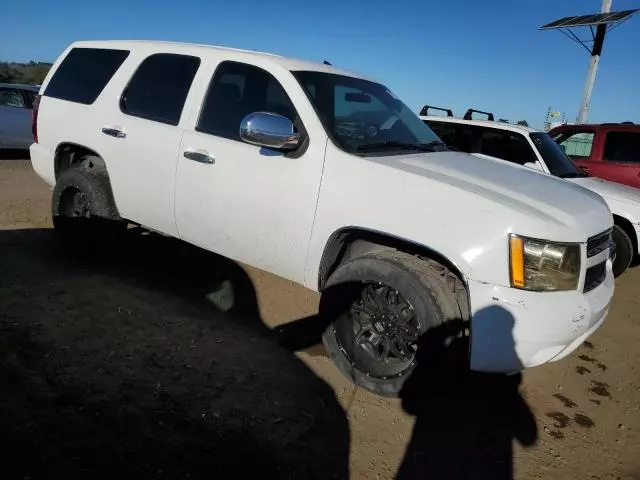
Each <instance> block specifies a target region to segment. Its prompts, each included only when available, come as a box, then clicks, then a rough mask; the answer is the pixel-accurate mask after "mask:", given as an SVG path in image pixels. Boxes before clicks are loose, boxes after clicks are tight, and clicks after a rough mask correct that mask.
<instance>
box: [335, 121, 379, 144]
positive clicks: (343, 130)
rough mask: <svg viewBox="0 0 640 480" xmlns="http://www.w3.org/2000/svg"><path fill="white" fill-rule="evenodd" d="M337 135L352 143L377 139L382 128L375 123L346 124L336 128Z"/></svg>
mask: <svg viewBox="0 0 640 480" xmlns="http://www.w3.org/2000/svg"><path fill="white" fill-rule="evenodd" d="M336 133H337V134H338V135H340V136H342V137H347V138H349V140H351V141H359V140H360V141H361V140H368V139H371V138H375V137H376V136H377V135H378V134H379V133H380V128H379V127H378V125H376V124H375V123H361V122H344V123H341V124H340V125H337V126H336Z"/></svg>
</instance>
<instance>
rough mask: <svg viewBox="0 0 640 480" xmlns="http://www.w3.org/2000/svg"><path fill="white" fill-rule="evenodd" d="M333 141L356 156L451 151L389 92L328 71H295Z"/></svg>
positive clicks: (379, 86) (364, 81)
mask: <svg viewBox="0 0 640 480" xmlns="http://www.w3.org/2000/svg"><path fill="white" fill-rule="evenodd" d="M292 73H293V75H294V76H295V77H296V79H297V80H298V82H300V85H302V88H303V89H304V90H305V92H306V94H307V96H308V97H309V100H310V101H311V103H312V104H313V106H314V108H315V110H316V113H317V114H318V116H319V117H320V120H321V121H322V123H323V125H324V127H325V129H326V130H327V133H328V134H329V136H330V137H331V139H332V140H333V142H334V143H335V144H336V145H337V146H338V147H339V148H341V149H342V150H344V151H346V152H349V153H354V154H356V155H381V154H382V155H397V154H406V153H407V152H416V151H420V150H428V151H436V150H446V147H444V146H443V145H442V144H441V142H440V139H439V138H438V137H437V136H436V134H435V133H433V131H431V129H430V128H429V127H427V126H426V125H425V124H424V123H423V122H422V120H420V118H418V116H417V115H416V114H415V113H413V112H412V111H411V110H410V109H409V108H408V107H407V106H406V105H405V104H404V103H402V102H401V101H400V100H399V99H398V98H397V97H395V96H394V95H393V94H392V93H391V92H390V91H389V90H388V89H387V88H386V87H384V86H382V85H380V84H378V83H374V82H369V81H367V80H362V79H359V78H353V77H347V76H343V75H335V74H331V73H324V72H292Z"/></svg>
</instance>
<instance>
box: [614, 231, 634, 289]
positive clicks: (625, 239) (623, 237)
mask: <svg viewBox="0 0 640 480" xmlns="http://www.w3.org/2000/svg"><path fill="white" fill-rule="evenodd" d="M612 236H613V243H615V245H616V256H615V258H614V260H613V275H614V276H616V277H619V276H620V275H622V274H623V273H624V272H625V270H626V269H627V268H629V265H631V261H632V260H633V241H632V240H631V238H630V237H629V235H628V234H627V232H625V231H624V230H623V229H622V228H621V227H620V226H619V225H614V226H613V232H612Z"/></svg>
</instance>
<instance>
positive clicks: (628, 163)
mask: <svg viewBox="0 0 640 480" xmlns="http://www.w3.org/2000/svg"><path fill="white" fill-rule="evenodd" d="M600 169H601V175H598V176H602V177H603V178H606V179H608V180H611V181H612V182H618V183H623V184H625V185H629V186H632V187H636V188H640V131H624V130H608V131H607V132H606V133H605V138H604V149H603V154H602V162H601V167H600Z"/></svg>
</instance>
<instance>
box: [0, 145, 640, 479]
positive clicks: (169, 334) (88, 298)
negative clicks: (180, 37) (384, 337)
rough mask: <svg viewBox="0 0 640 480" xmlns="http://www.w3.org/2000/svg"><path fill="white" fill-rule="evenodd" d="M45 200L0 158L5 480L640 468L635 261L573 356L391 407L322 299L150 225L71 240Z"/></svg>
mask: <svg viewBox="0 0 640 480" xmlns="http://www.w3.org/2000/svg"><path fill="white" fill-rule="evenodd" d="M49 200H50V190H49V189H48V187H46V186H45V185H44V183H43V182H42V181H41V180H40V179H39V178H38V177H37V176H36V175H35V174H34V173H33V171H32V170H31V166H30V163H29V161H28V160H13V159H8V158H7V157H6V156H5V159H3V160H0V466H1V468H2V470H1V471H2V474H1V475H2V478H6V479H14V478H15V479H18V478H19V479H35V478H47V479H49V478H63V477H64V478H83V479H88V478H91V479H98V478H110V479H111V478H114V475H119V476H121V477H122V476H123V475H124V477H123V478H134V477H133V476H134V475H135V478H171V479H174V478H175V479H177V478H212V479H213V478H231V476H232V475H233V476H234V477H236V478H252V477H255V478H284V479H288V478H318V479H330V478H339V479H340V478H352V479H387V478H394V477H396V476H397V477H399V478H407V479H410V478H421V479H422V478H432V479H433V478H435V479H440V478H447V479H449V478H491V479H507V478H518V479H529V478H545V479H574V478H575V479H599V480H604V479H622V478H624V479H640V456H639V455H638V453H639V452H640V412H639V408H640V378H639V373H640V371H639V365H640V361H639V360H640V349H639V348H638V345H639V344H640V309H639V305H640V295H639V294H638V289H639V287H638V285H640V268H637V269H635V270H632V271H630V272H628V273H626V274H625V275H624V276H623V277H622V278H620V279H619V280H618V282H617V284H616V288H617V290H616V294H615V299H614V302H613V306H612V308H611V311H610V314H609V318H608V320H607V322H606V323H605V325H604V326H603V327H602V328H601V329H600V331H598V332H597V333H596V334H595V335H594V336H593V337H592V338H591V339H590V341H589V342H588V343H587V344H585V345H584V346H583V347H581V348H580V349H579V350H578V351H577V352H575V353H574V354H573V355H571V356H570V357H569V358H567V359H565V360H563V361H561V362H559V363H556V364H549V365H545V366H542V367H538V368H535V369H532V370H530V371H527V372H525V373H524V374H523V375H522V377H520V376H514V377H511V378H510V379H509V380H508V382H503V381H502V380H501V381H499V382H498V381H496V380H495V379H493V378H488V377H480V376H479V377H473V378H472V379H470V380H469V381H466V380H465V382H464V384H461V383H460V382H456V381H455V380H454V379H452V380H451V382H450V384H449V383H448V382H440V383H438V384H437V385H438V386H435V387H434V385H436V384H435V383H429V382H428V381H425V382H422V379H421V377H416V378H418V379H420V381H417V382H414V383H415V384H416V385H417V387H416V389H415V391H414V392H413V393H412V394H411V396H407V397H403V399H402V400H390V399H386V398H380V397H376V396H373V395H371V394H369V393H367V392H365V391H362V390H359V389H356V388H354V387H353V386H352V385H351V384H350V382H349V381H348V380H346V379H345V378H343V377H342V376H341V374H340V373H339V372H338V371H337V369H336V368H335V367H334V366H333V364H332V363H331V362H330V360H329V359H328V358H327V357H326V355H325V353H324V350H323V348H322V347H321V346H319V345H317V343H318V342H317V340H318V337H317V331H316V330H317V329H316V328H315V327H316V323H317V322H316V323H314V320H316V317H314V314H315V313H316V311H317V303H318V298H317V296H316V294H314V293H313V292H310V291H308V290H306V289H304V288H302V287H300V286H297V285H295V284H292V283H290V282H288V281H286V280H283V279H281V278H277V277H274V276H272V275H270V274H267V273H265V272H261V271H258V270H255V269H251V268H246V267H241V266H239V265H238V264H235V263H234V262H232V261H230V260H227V259H224V258H220V257H218V256H216V255H212V254H209V253H205V252H203V251H201V250H198V249H196V248H193V247H191V246H188V245H186V244H184V243H181V242H178V241H175V240H171V239H166V238H163V237H160V236H158V235H154V234H148V233H146V232H144V231H141V230H139V229H131V230H129V231H128V234H127V236H126V238H125V239H124V240H123V242H122V244H120V245H118V246H114V247H113V248H104V247H99V248H98V247H87V248H82V249H81V248H75V249H71V248H69V246H67V245H64V244H62V243H61V241H60V240H59V239H58V238H57V237H56V236H55V235H54V234H53V232H52V230H51V220H50V215H49ZM229 286H231V288H229ZM229 292H232V293H229ZM231 304H233V305H235V306H234V308H232V309H231V310H229V311H226V312H225V311H224V310H225V305H227V306H228V305H231ZM416 375H417V374H416ZM520 381H521V384H520V385H518V383H519V382H520ZM416 418H417V420H416Z"/></svg>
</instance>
